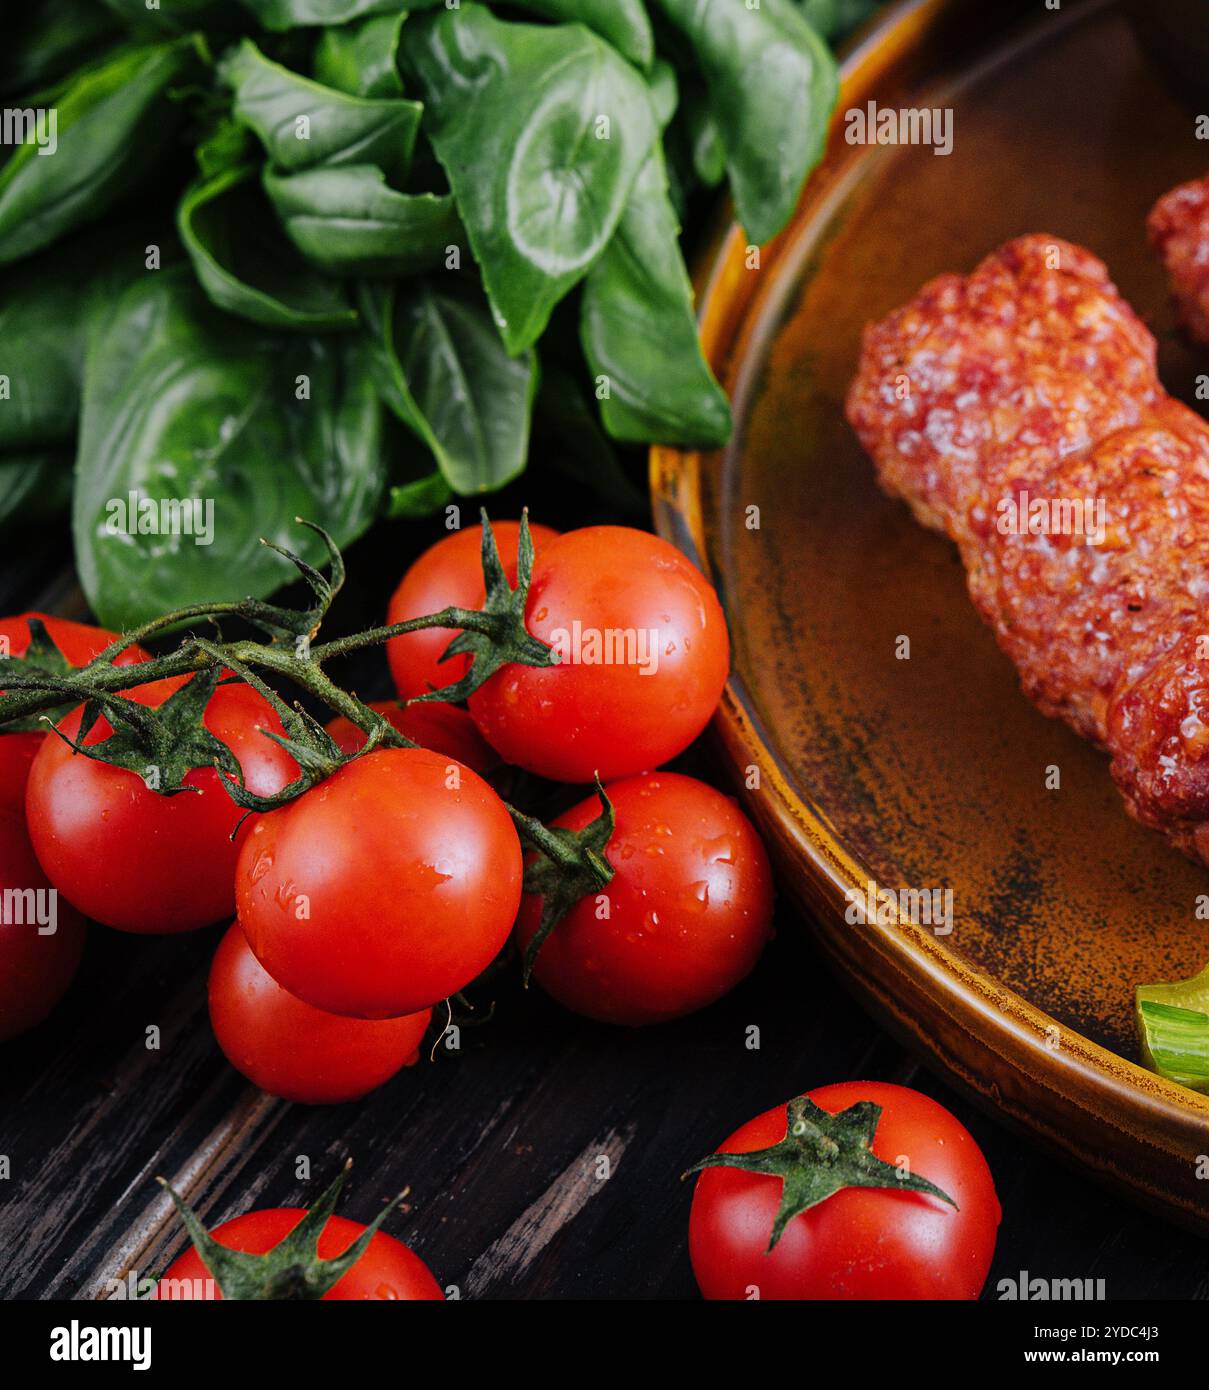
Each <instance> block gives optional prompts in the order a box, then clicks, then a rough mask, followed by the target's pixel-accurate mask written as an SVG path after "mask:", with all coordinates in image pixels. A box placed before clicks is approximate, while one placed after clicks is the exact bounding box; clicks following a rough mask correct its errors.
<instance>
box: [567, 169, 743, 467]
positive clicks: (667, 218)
mask: <svg viewBox="0 0 1209 1390" xmlns="http://www.w3.org/2000/svg"><path fill="white" fill-rule="evenodd" d="M580 336H581V340H582V342H583V347H584V353H585V355H586V356H587V359H588V364H589V366H590V367H591V369H592V372H593V375H594V376H595V377H596V378H597V380H598V382H601V381H602V380H603V381H604V382H607V385H608V390H609V395H608V396H607V397H606V398H605V399H603V400H601V402H600V414H601V418H602V420H603V421H604V425H605V429H607V430H608V432H609V434H611V435H612V436H613V438H614V439H623V440H630V441H633V442H634V443H647V442H649V441H652V440H654V441H657V442H659V443H661V444H688V445H698V446H702V447H713V446H716V445H719V444H724V443H725V442H726V441H727V439H729V437H730V429H731V419H730V405H729V403H728V401H727V399H726V395H725V393H724V392H723V390H722V388H721V387H720V386H719V385H718V383H717V382H716V381H715V380H714V377H713V374H712V373H711V372H710V370H709V367H708V366H707V365H706V362H705V358H704V357H703V356H702V353H701V346H700V342H699V340H698V337H697V321H696V319H695V317H694V315H693V290H692V285H691V284H690V282H689V278H688V271H687V270H686V269H685V268H684V258H683V257H682V255H681V254H680V228H679V226H678V225H677V222H676V214H675V211H674V210H673V208H672V204H671V200H670V199H669V197H668V190H667V174H666V173H665V171H664V166H663V156H662V154H661V153H660V152H659V150H658V148H656V149H655V150H654V151H652V153H651V155H650V156H649V158H648V159H647V162H646V164H645V165H644V166H643V169H642V173H641V174H639V176H638V182H637V183H636V184H635V185H634V190H633V192H632V193H631V194H630V201H629V203H628V204H627V205H626V210H625V215H624V216H623V217H622V219H621V226H620V227H618V229H617V235H616V236H615V237H614V238H613V240H612V241H611V242H610V243H609V247H608V250H606V251H605V253H604V255H603V256H602V257H601V258H600V260H599V261H598V262H597V263H596V265H595V266H594V267H593V268H592V270H591V272H590V273H589V275H588V278H587V280H586V281H585V282H584V292H583V300H582V303H581V306H580Z"/></svg>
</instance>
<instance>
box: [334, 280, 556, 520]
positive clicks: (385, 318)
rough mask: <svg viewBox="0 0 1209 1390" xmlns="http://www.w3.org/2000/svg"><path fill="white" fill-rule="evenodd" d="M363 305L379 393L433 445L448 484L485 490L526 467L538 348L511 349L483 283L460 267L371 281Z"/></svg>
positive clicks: (472, 490) (460, 489)
mask: <svg viewBox="0 0 1209 1390" xmlns="http://www.w3.org/2000/svg"><path fill="white" fill-rule="evenodd" d="M361 310H362V314H363V317H364V318H365V322H366V326H367V328H368V329H369V332H370V335H371V338H372V341H373V343H374V365H375V374H376V377H377V381H378V385H379V389H380V391H381V393H382V399H383V400H384V401H385V402H386V404H387V405H388V406H389V407H390V409H391V410H392V411H393V412H394V413H395V415H397V416H398V418H399V419H400V420H402V421H403V423H404V424H405V425H407V426H408V427H409V428H410V429H412V430H413V431H414V432H415V433H416V434H417V435H418V436H419V437H420V438H421V439H422V440H423V441H424V443H425V444H427V445H428V447H429V448H430V449H431V450H432V452H433V455H434V457H435V458H436V460H437V464H438V465H439V467H440V470H441V473H442V474H443V476H444V477H445V479H446V481H447V482H448V484H449V485H450V487H452V488H453V490H454V491H455V492H459V493H463V494H467V493H476V492H487V491H490V490H491V489H494V488H499V487H502V486H503V485H504V484H505V483H506V482H508V481H509V480H510V479H512V478H514V477H515V476H516V475H517V474H518V473H520V472H521V470H522V469H523V468H524V466H525V459H526V456H527V454H528V449H529V427H530V417H531V414H532V409H533V398H534V395H535V393H536V390H537V376H538V373H537V360H536V354H535V353H533V352H532V351H529V352H527V353H524V354H522V355H521V356H519V357H510V356H509V355H508V354H507V352H506V351H505V350H504V347H503V344H502V343H501V342H500V339H499V335H498V334H497V333H496V331H495V328H494V326H493V324H492V322H491V316H490V314H489V313H488V311H487V306H486V304H485V303H484V302H483V300H482V298H481V296H480V295H479V293H478V292H477V291H474V290H472V289H470V288H469V287H466V286H463V285H461V284H458V283H457V282H456V281H455V280H454V277H453V276H445V277H443V278H442V280H440V281H438V280H435V279H424V280H410V281H406V282H404V283H402V284H399V285H397V286H367V287H366V289H365V290H364V292H363V294H362V298H361Z"/></svg>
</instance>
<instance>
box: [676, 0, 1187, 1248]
mask: <svg viewBox="0 0 1209 1390" xmlns="http://www.w3.org/2000/svg"><path fill="white" fill-rule="evenodd" d="M870 100H874V101H876V102H877V105H878V107H879V108H883V109H884V108H887V107H890V108H894V109H898V108H905V107H924V106H926V107H929V108H941V109H943V108H951V110H952V113H953V114H952V122H953V125H952V135H953V144H952V151H951V153H949V154H947V155H937V154H934V153H933V151H932V149H931V147H928V146H919V145H916V146H888V145H883V146H867V145H855V144H849V143H848V142H847V140H846V139H845V130H846V128H847V123H846V121H845V116H844V113H845V112H846V111H847V110H849V109H852V108H857V107H865V106H866V104H867V103H868V102H869V101H870ZM1207 167H1209V145H1206V144H1202V143H1199V142H1198V141H1197V140H1196V138H1195V123H1194V115H1193V112H1192V110H1191V108H1189V107H1188V106H1186V105H1184V104H1182V103H1181V101H1180V99H1179V98H1178V96H1177V95H1176V92H1175V89H1174V87H1173V86H1172V84H1171V81H1170V79H1169V78H1168V77H1166V76H1165V75H1164V73H1163V71H1162V70H1161V69H1160V68H1159V67H1158V66H1156V65H1155V64H1154V62H1153V61H1152V59H1151V58H1150V57H1149V56H1148V55H1147V53H1146V52H1145V51H1144V50H1143V49H1142V48H1141V47H1140V46H1139V43H1138V40H1137V38H1136V36H1135V31H1134V28H1133V27H1132V26H1131V24H1130V22H1129V20H1128V18H1127V16H1126V15H1125V13H1124V11H1123V8H1122V7H1121V6H1119V5H1116V4H1113V3H1111V0H1085V2H1084V3H1078V0H1063V3H1062V4H1061V7H1060V8H1059V9H1058V10H1056V11H1052V10H1048V9H1046V8H1045V7H1044V6H1043V5H1042V4H1040V3H1038V4H1036V5H1030V6H1020V5H1018V4H1011V5H1008V4H998V3H994V0H982V3H976V4H975V3H961V2H960V0H911V2H910V3H905V4H900V5H898V6H895V7H893V8H892V9H890V10H889V11H887V12H886V14H885V15H884V17H883V18H882V20H881V21H880V23H879V24H878V25H877V27H876V28H875V29H873V30H871V31H869V32H868V33H867V34H866V35H865V36H864V37H863V38H862V39H860V40H858V42H857V45H856V46H855V47H854V48H853V49H851V51H850V53H849V56H848V58H847V60H846V61H845V63H844V68H843V91H842V96H841V100H840V105H839V109H838V113H837V116H836V119H835V121H834V122H833V126H832V133H831V139H830V143H829V148H828V152H827V155H826V158H825V160H824V163H823V164H822V165H821V166H820V168H819V170H818V171H817V172H816V174H815V175H814V177H813V178H812V179H811V181H810V183H809V185H808V187H807V189H806V191H805V194H804V196H803V199H802V203H801V206H800V207H799V209H798V212H797V215H796V217H795V219H794V221H793V223H792V225H791V226H790V227H789V229H788V230H787V231H786V232H785V233H784V234H783V235H782V236H781V237H780V238H779V239H778V240H777V241H776V242H774V243H772V244H771V245H769V246H766V247H765V248H763V251H762V253H761V255H760V263H759V266H758V267H757V268H753V267H752V263H751V257H750V255H749V252H748V248H747V246H746V244H745V238H744V237H743V236H742V234H741V233H740V232H739V231H738V229H737V228H733V227H732V228H731V229H730V230H729V231H728V232H727V233H726V234H725V235H724V236H723V237H722V239H721V240H720V241H719V243H718V245H717V246H716V248H715V250H714V253H713V255H712V256H711V258H710V261H709V264H708V266H707V267H706V271H705V274H704V276H703V278H702V279H701V280H700V281H699V285H700V288H701V305H700V307H701V324H702V335H703V340H704V343H705V346H706V351H707V353H708V355H709V357H710V359H711V361H712V363H713V365H714V367H715V370H716V371H717V372H718V375H719V377H720V378H721V380H722V381H723V382H724V384H725V385H726V386H727V388H728V390H729V391H730V393H731V395H732V398H733V400H734V402H735V413H736V430H735V434H734V439H733V442H732V443H731V444H730V446H729V447H728V448H727V449H726V450H724V451H721V452H718V453H707V454H702V453H694V452H688V451H681V450H672V449H656V450H654V451H653V453H652V458H651V484H652V490H653V493H654V500H655V510H656V519H657V524H658V526H659V529H660V531H661V532H662V534H664V535H665V536H667V537H669V538H670V539H672V540H673V541H675V542H676V543H677V544H678V545H680V546H681V547H682V548H683V549H684V550H686V551H687V552H688V553H689V554H691V555H692V556H693V557H694V558H695V559H696V560H697V562H698V563H699V564H700V565H701V567H702V568H703V569H704V570H705V571H706V572H707V573H708V574H709V575H710V577H711V578H712V579H713V581H714V582H715V584H717V586H718V588H719V592H720V593H721V595H722V598H723V602H724V604H725V606H726V609H727V613H728V616H729V620H730V624H731V632H732V636H733V643H734V673H733V676H732V679H731V681H730V684H729V686H728V689H727V692H726V696H725V700H724V703H723V707H722V710H721V712H720V715H719V719H718V729H719V733H720V736H721V740H722V744H723V747H724V750H725V753H726V757H727V759H728V760H729V762H730V763H731V764H732V766H733V768H734V770H735V773H736V780H737V781H738V783H739V785H740V786H741V787H744V788H745V792H744V795H745V797H746V801H747V804H748V807H749V809H750V811H751V813H752V814H753V815H754V816H755V818H756V819H757V821H758V822H759V824H760V825H761V827H762V829H763V830H764V832H765V834H766V836H767V837H768V840H769V842H770V844H771V845H772V847H773V849H774V852H775V854H776V856H777V858H778V860H779V863H780V868H781V876H782V882H783V884H784V885H785V886H786V887H787V888H788V889H789V891H790V892H791V893H792V894H793V895H794V896H795V897H796V898H797V900H798V901H799V902H800V903H801V905H802V906H804V907H805V908H806V910H807V914H808V916H809V918H810V920H811V922H812V924H813V927H814V930H815V932H816V934H817V937H818V941H819V943H820V944H821V946H822V948H823V950H824V951H825V953H826V955H827V956H828V957H829V958H830V959H831V961H832V962H833V964H834V965H835V966H836V967H837V969H838V971H839V973H840V974H841V976H842V977H843V978H844V979H846V981H847V982H848V983H849V985H850V986H851V988H852V989H853V990H854V991H855V992H856V994H857V995H858V996H859V997H860V998H861V999H863V1000H864V1001H865V1002H866V1003H867V1004H868V1005H869V1006H871V1007H872V1008H873V1009H874V1010H875V1011H876V1012H877V1013H879V1014H880V1015H881V1017H882V1018H883V1019H884V1021H886V1022H887V1023H888V1024H889V1025H890V1027H891V1028H892V1029H893V1030H894V1031H895V1032H897V1033H898V1034H899V1035H900V1036H901V1037H904V1038H905V1039H906V1040H907V1041H908V1042H909V1043H910V1044H912V1045H913V1046H914V1047H916V1048H917V1049H918V1050H920V1051H922V1052H923V1053H924V1054H926V1055H928V1056H930V1057H931V1058H932V1059H933V1060H934V1061H935V1062H936V1063H938V1064H939V1065H940V1066H941V1067H943V1068H944V1069H945V1070H946V1071H948V1072H949V1073H950V1074H951V1075H952V1076H953V1077H954V1078H956V1079H957V1080H958V1082H959V1083H961V1084H962V1085H964V1086H965V1087H966V1088H967V1089H968V1090H969V1091H971V1092H973V1093H974V1094H975V1095H976V1096H977V1097H980V1098H982V1099H983V1100H984V1101H985V1103H986V1104H987V1106H988V1107H989V1108H991V1109H992V1110H993V1111H994V1113H996V1114H998V1115H999V1116H1001V1117H1003V1118H1006V1119H1009V1120H1011V1121H1014V1122H1017V1123H1019V1124H1021V1125H1024V1126H1026V1127H1028V1128H1029V1129H1031V1130H1032V1131H1033V1132H1035V1133H1036V1134H1037V1135H1038V1136H1040V1137H1041V1138H1042V1139H1043V1140H1044V1141H1045V1142H1047V1143H1048V1144H1050V1145H1051V1146H1053V1147H1055V1148H1057V1149H1059V1150H1061V1151H1063V1152H1064V1153H1065V1154H1066V1155H1068V1156H1069V1157H1072V1158H1073V1159H1074V1160H1076V1161H1077V1162H1079V1163H1080V1164H1082V1165H1085V1166H1086V1168H1087V1169H1088V1170H1089V1171H1092V1172H1094V1173H1095V1174H1097V1175H1098V1176H1100V1177H1102V1178H1104V1179H1106V1180H1108V1181H1110V1182H1114V1183H1116V1184H1118V1185H1119V1186H1121V1187H1122V1188H1124V1189H1126V1190H1128V1191H1129V1192H1130V1193H1132V1194H1133V1195H1134V1196H1136V1197H1138V1198H1139V1199H1142V1200H1144V1201H1147V1202H1149V1203H1151V1204H1152V1205H1156V1206H1158V1207H1159V1208H1161V1209H1163V1210H1164V1211H1165V1212H1166V1213H1168V1214H1169V1215H1172V1216H1175V1217H1177V1218H1179V1219H1181V1220H1183V1221H1185V1222H1187V1223H1191V1224H1194V1225H1199V1226H1201V1227H1202V1228H1204V1229H1209V1182H1207V1181H1204V1180H1202V1178H1200V1177H1199V1176H1198V1173H1199V1172H1203V1171H1204V1168H1203V1166H1201V1163H1200V1162H1198V1160H1199V1156H1200V1155H1202V1154H1209V1098H1206V1097H1204V1096H1201V1095H1199V1094H1197V1093H1195V1092H1193V1091H1189V1090H1186V1089H1184V1088H1183V1087H1180V1086H1178V1085H1176V1084H1174V1083H1171V1082H1168V1081H1165V1080H1163V1079H1162V1078H1160V1077H1158V1076H1156V1075H1153V1074H1152V1073H1150V1072H1148V1071H1147V1070H1145V1068H1143V1067H1142V1066H1141V1065H1140V1064H1139V1052H1138V1046H1137V1041H1136V1038H1135V1036H1134V1029H1133V990H1134V986H1135V985H1137V984H1139V983H1142V982H1149V981H1155V980H1162V979H1179V978H1184V977H1186V976H1189V975H1192V974H1195V973H1196V972H1197V971H1199V970H1200V969H1201V968H1202V967H1203V966H1204V965H1205V963H1206V961H1209V923H1205V922H1203V921H1198V919H1197V915H1196V901H1197V896H1198V894H1206V893H1209V875H1207V874H1206V872H1205V870H1204V869H1203V868H1198V867H1196V866H1195V865H1193V864H1191V863H1189V862H1186V861H1185V860H1184V859H1183V858H1181V856H1179V855H1178V854H1177V853H1175V852H1174V851H1173V850H1171V849H1170V848H1168V846H1167V845H1166V844H1165V842H1164V841H1163V840H1162V839H1160V838H1159V836H1157V835H1156V834H1154V833H1152V832H1150V831H1147V830H1145V829H1143V828H1142V827H1140V826H1138V825H1137V824H1135V823H1134V822H1133V821H1131V820H1130V819H1129V818H1128V816H1127V815H1126V813H1125V810H1124V807H1123V803H1122V802H1121V800H1120V798H1119V796H1118V795H1117V792H1116V790H1115V788H1114V787H1113V784H1112V781H1111V779H1110V777H1109V772H1108V763H1107V759H1106V758H1104V757H1103V756H1102V755H1101V754H1100V753H1098V752H1096V751H1095V750H1094V749H1093V748H1091V747H1090V746H1089V745H1087V744H1086V743H1083V742H1081V741H1080V740H1079V739H1078V738H1077V737H1076V736H1075V735H1074V734H1073V733H1071V732H1070V731H1069V730H1068V729H1067V728H1066V727H1065V726H1064V725H1061V724H1059V723H1056V722H1054V721H1051V720H1047V719H1046V718H1044V717H1043V716H1042V715H1041V714H1040V713H1039V712H1038V711H1037V710H1036V709H1035V708H1034V707H1033V706H1032V705H1031V704H1030V703H1029V702H1028V701H1027V700H1026V699H1025V698H1024V696H1023V695H1022V694H1021V693H1020V690H1019V688H1018V685H1017V680H1016V675H1015V672H1014V670H1013V668H1012V666H1011V664H1010V663H1009V662H1008V660H1007V658H1006V657H1005V656H1003V655H1002V654H1001V653H1000V651H999V649H998V648H997V646H996V644H995V641H994V639H993V637H992V635H991V633H990V631H989V629H987V628H985V627H984V626H983V625H982V623H981V622H980V620H979V619H978V617H977V615H976V614H975V611H974V608H973V606H972V604H971V603H970V601H969V599H968V597H967V596H966V592H965V583H964V576H963V572H962V568H961V565H960V563H959V561H958V558H957V554H956V551H955V549H954V547H952V546H951V545H950V544H949V543H948V542H947V541H945V540H944V539H943V538H941V537H939V536H936V535H934V534H930V533H928V532H926V531H924V530H923V529H921V528H920V527H919V526H918V525H916V524H915V522H914V521H913V520H912V519H911V517H910V515H909V513H908V511H907V509H906V507H905V506H903V505H901V504H899V503H896V502H893V501H891V500H889V499H887V498H886V497H884V496H883V495H882V494H881V493H880V492H879V491H878V489H877V487H876V485H875V483H874V476H873V469H872V466H871V464H870V462H869V460H868V458H866V456H865V455H864V453H863V451H862V450H861V448H860V446H859V444H858V443H857V441H856V439H855V438H854V436H853V435H852V433H851V431H850V429H849V427H848V425H847V423H846V421H845V419H844V414H843V400H844V395H845V392H846V390H847V388H848V384H849V382H850V380H851V378H852V375H853V372H854V370H855V365H856V361H857V352H858V346H859V341H860V333H861V329H862V327H863V325H864V324H865V323H866V322H867V321H868V320H870V319H874V318H879V317H881V316H882V315H884V314H885V313H887V312H888V311H889V310H891V309H892V308H894V307H896V306H898V305H899V304H901V303H903V302H904V301H905V300H907V299H908V298H910V297H911V296H912V295H913V294H914V293H915V292H916V290H917V289H918V288H919V287H920V286H921V285H922V284H923V282H924V281H925V280H927V279H929V278H930V277H931V276H933V275H936V274H938V273H940V272H941V271H946V270H958V271H963V272H964V271H968V270H970V269H972V268H973V266H974V265H975V264H976V263H977V262H978V261H979V260H980V259H981V258H982V257H983V256H984V255H985V254H986V253H987V252H988V251H990V250H991V249H992V248H994V247H995V246H997V245H999V244H1000V243H1001V242H1003V241H1006V240H1007V239H1008V238H1010V237H1013V236H1016V235H1019V234H1021V233H1024V232H1048V233H1051V234H1053V235H1056V236H1061V237H1065V238H1068V239H1070V240H1072V241H1076V242H1080V243H1082V244H1084V245H1086V246H1088V247H1090V248H1091V249H1092V250H1093V251H1094V252H1095V253H1096V254H1097V255H1099V256H1100V257H1102V258H1103V259H1104V260H1105V261H1106V262H1107V264H1108V266H1109V269H1110V271H1111V273H1112V275H1113V277H1114V279H1115V280H1116V282H1117V284H1118V286H1119V287H1120V289H1121V291H1122V293H1123V294H1124V295H1125V296H1126V297H1127V298H1128V299H1129V300H1130V302H1131V303H1132V304H1133V305H1134V306H1135V307H1136V308H1137V309H1138V311H1139V312H1140V313H1141V314H1142V315H1143V317H1145V318H1146V320H1147V321H1148V322H1149V323H1150V325H1151V327H1152V328H1153V330H1154V332H1155V333H1156V335H1157V337H1158V338H1159V341H1160V367H1161V372H1162V376H1163V380H1164V382H1165V383H1166V385H1167V387H1168V389H1169V390H1170V391H1171V392H1172V393H1173V394H1174V395H1178V396H1180V397H1181V398H1182V399H1184V400H1186V401H1188V402H1189V403H1190V404H1194V405H1195V377H1196V374H1197V371H1198V370H1201V371H1209V357H1202V358H1199V359H1198V357H1197V356H1196V354H1195V353H1193V352H1192V351H1191V350H1190V349H1188V348H1186V347H1185V346H1184V345H1183V343H1182V342H1181V340H1180V338H1179V337H1178V335H1177V333H1176V331H1175V328H1174V323H1173V318H1172V313H1171V310H1170V307H1169V305H1168V302H1167V297H1166V287H1165V283H1164V277H1163V274H1162V271H1161V269H1160V268H1159V266H1158V265H1157V264H1156V262H1155V261H1154V260H1153V259H1152V257H1151V254H1150V252H1149V250H1148V248H1147V245H1146V237H1145V230H1144V221H1145V217H1146V213H1147V211H1148V209H1149V208H1150V206H1151V204H1152V203H1153V202H1154V200H1155V199H1156V198H1157V197H1158V195H1159V194H1160V193H1162V192H1164V191H1165V190H1166V189H1168V188H1170V187H1172V186H1173V185H1174V184H1176V183H1179V182H1181V181H1182V180H1185V179H1188V178H1191V177H1193V176H1195V175H1198V174H1202V173H1204V172H1205V170H1206V168H1207ZM1202 408H1203V407H1202ZM757 522H758V525H757V524H756V523H757ZM902 637H907V638H909V639H910V656H909V659H900V656H899V651H900V647H899V639H900V638H902ZM1050 766H1057V767H1058V768H1059V769H1060V787H1059V788H1058V789H1056V790H1047V787H1046V769H1047V768H1048V767H1050ZM756 782H758V785H752V784H753V783H756ZM871 881H872V882H874V883H876V884H877V885H879V886H881V887H884V888H888V889H902V888H917V889H922V888H927V889H938V890H942V891H943V890H945V889H951V890H952V893H953V899H952V903H953V921H952V930H951V931H949V932H948V933H947V934H944V933H938V932H935V931H933V930H932V929H930V928H929V927H928V926H927V925H922V924H916V923H914V922H912V921H909V920H905V919H904V920H897V919H896V920H890V921H885V920H883V921H880V922H879V921H876V920H874V921H870V922H866V921H862V920H857V921H855V922H850V921H849V920H847V917H850V916H853V915H855V914H853V913H848V912H847V908H848V905H849V900H848V898H847V896H846V895H847V893H848V891H849V890H855V891H856V892H857V893H858V894H861V895H863V894H864V892H865V891H866V884H867V883H869V882H871ZM942 901H943V900H942ZM882 915H883V917H884V916H885V914H882Z"/></svg>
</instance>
